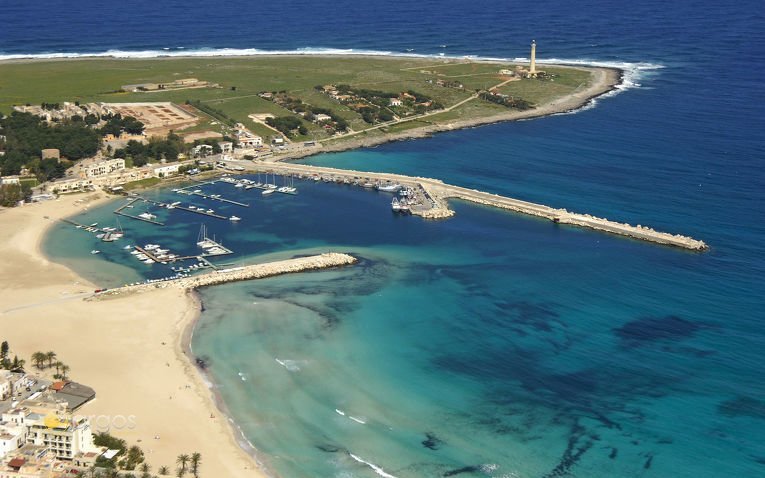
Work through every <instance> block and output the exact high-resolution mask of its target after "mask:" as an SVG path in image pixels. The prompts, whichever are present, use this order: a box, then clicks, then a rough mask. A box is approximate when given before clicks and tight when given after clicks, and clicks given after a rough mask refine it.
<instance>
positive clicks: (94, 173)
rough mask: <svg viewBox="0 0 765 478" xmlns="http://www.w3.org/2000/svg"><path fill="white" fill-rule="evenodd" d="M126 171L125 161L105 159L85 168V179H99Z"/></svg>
mask: <svg viewBox="0 0 765 478" xmlns="http://www.w3.org/2000/svg"><path fill="white" fill-rule="evenodd" d="M122 169H125V160H124V159H122V158H115V159H105V160H103V161H97V162H95V163H93V164H91V165H89V166H87V167H86V168H85V177H88V178H97V177H100V176H105V175H107V174H111V173H113V172H115V171H119V170H122Z"/></svg>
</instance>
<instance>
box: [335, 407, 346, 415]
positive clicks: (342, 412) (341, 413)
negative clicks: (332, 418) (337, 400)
mask: <svg viewBox="0 0 765 478" xmlns="http://www.w3.org/2000/svg"><path fill="white" fill-rule="evenodd" d="M335 412H337V414H338V415H342V416H345V412H344V411H342V410H338V409H337V408H335Z"/></svg>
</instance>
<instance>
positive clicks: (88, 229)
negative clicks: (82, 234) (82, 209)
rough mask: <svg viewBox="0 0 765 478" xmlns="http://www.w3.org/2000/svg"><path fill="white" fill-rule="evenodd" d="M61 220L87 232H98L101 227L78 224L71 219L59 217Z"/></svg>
mask: <svg viewBox="0 0 765 478" xmlns="http://www.w3.org/2000/svg"><path fill="white" fill-rule="evenodd" d="M59 220H60V221H61V222H65V223H67V224H71V225H72V226H75V227H76V228H77V229H82V230H84V231H87V232H100V231H101V229H99V228H97V227H96V226H87V225H85V224H80V223H79V222H76V221H72V220H71V219H67V218H62V219H59Z"/></svg>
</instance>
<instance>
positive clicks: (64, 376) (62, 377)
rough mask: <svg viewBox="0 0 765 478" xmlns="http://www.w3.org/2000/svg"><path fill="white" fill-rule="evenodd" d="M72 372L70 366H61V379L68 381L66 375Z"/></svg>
mask: <svg viewBox="0 0 765 478" xmlns="http://www.w3.org/2000/svg"><path fill="white" fill-rule="evenodd" d="M69 370H70V368H69V365H66V364H63V363H62V364H61V379H62V380H66V379H67V376H66V373H67V372H68V371H69Z"/></svg>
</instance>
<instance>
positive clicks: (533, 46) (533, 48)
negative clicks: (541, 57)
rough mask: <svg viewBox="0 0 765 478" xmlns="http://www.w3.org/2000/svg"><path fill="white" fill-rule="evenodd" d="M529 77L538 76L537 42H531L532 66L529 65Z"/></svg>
mask: <svg viewBox="0 0 765 478" xmlns="http://www.w3.org/2000/svg"><path fill="white" fill-rule="evenodd" d="M529 76H530V77H534V76H537V42H536V40H531V64H530V65H529Z"/></svg>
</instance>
